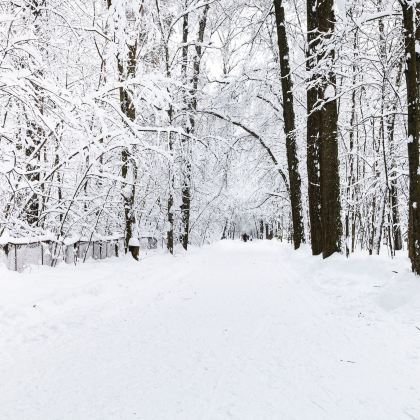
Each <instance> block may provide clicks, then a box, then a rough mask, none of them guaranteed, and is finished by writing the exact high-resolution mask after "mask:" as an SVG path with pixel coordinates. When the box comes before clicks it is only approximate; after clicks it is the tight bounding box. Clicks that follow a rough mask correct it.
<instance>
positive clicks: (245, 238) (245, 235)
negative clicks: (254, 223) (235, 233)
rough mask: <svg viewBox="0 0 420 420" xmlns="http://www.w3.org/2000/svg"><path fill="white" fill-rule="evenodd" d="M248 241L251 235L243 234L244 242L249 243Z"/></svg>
mask: <svg viewBox="0 0 420 420" xmlns="http://www.w3.org/2000/svg"><path fill="white" fill-rule="evenodd" d="M248 239H249V235H247V234H246V233H243V234H242V240H243V241H244V242H247V241H248Z"/></svg>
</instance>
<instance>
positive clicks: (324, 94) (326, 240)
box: [317, 0, 342, 258]
mask: <svg viewBox="0 0 420 420" xmlns="http://www.w3.org/2000/svg"><path fill="white" fill-rule="evenodd" d="M317 9H318V29H319V32H320V37H321V40H322V42H323V46H324V53H323V56H322V57H321V60H322V63H323V64H324V63H325V64H326V66H328V67H331V66H332V64H333V62H334V58H335V52H334V49H333V48H331V47H327V48H326V49H325V45H326V43H328V42H329V41H330V39H331V36H332V34H333V33H334V30H335V16H334V0H318V4H317ZM335 92H336V77H335V73H334V70H333V69H331V68H329V69H328V73H327V74H325V73H324V74H323V76H322V78H321V84H320V86H319V99H320V101H321V102H322V106H321V109H320V111H319V124H320V126H319V128H320V129H319V133H320V164H321V165H320V169H321V171H320V172H321V218H322V255H323V257H324V258H327V257H329V256H330V255H332V254H333V253H334V252H340V251H341V235H342V225H341V202H340V176H339V161H338V138H337V137H338V136H337V123H338V111H337V100H336V99H335V98H334V97H335Z"/></svg>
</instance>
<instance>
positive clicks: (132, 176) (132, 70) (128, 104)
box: [106, 0, 140, 259]
mask: <svg viewBox="0 0 420 420" xmlns="http://www.w3.org/2000/svg"><path fill="white" fill-rule="evenodd" d="M106 2H107V6H108V9H110V8H111V7H112V0H106ZM127 48H128V55H127V57H121V55H120V53H118V54H117V67H118V78H119V81H120V82H124V81H126V80H128V79H132V78H134V77H135V76H136V65H137V57H136V56H137V41H136V42H135V43H133V44H130V45H127ZM119 95H120V108H121V112H122V113H123V114H124V115H125V116H126V117H127V118H128V119H129V120H130V121H134V120H135V119H136V109H135V106H134V103H133V100H132V96H131V92H130V91H129V90H128V88H125V87H120V88H119ZM121 176H122V178H123V179H124V181H125V183H126V184H125V185H124V192H123V194H122V196H123V207H124V219H125V235H124V245H125V250H126V252H127V250H129V251H130V252H131V255H132V256H133V258H135V259H138V256H139V248H140V247H139V243H138V240H139V238H138V232H137V226H136V214H135V209H134V206H135V194H136V188H135V186H136V181H137V167H136V162H135V160H134V158H133V156H132V154H131V152H130V150H129V149H128V147H124V148H123V150H122V152H121Z"/></svg>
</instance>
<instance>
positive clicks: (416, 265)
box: [400, 0, 420, 274]
mask: <svg viewBox="0 0 420 420" xmlns="http://www.w3.org/2000/svg"><path fill="white" fill-rule="evenodd" d="M400 3H401V7H402V11H403V26H404V44H405V53H406V54H405V56H406V67H405V78H406V84H407V103H408V120H407V131H408V164H409V180H410V190H409V201H408V205H409V209H408V214H409V221H408V222H409V224H408V255H409V257H410V260H411V267H412V270H413V271H414V272H415V273H416V274H420V175H419V173H418V169H419V131H420V104H419V79H420V56H419V54H417V52H416V41H417V42H419V41H420V33H419V29H416V28H418V25H419V23H420V19H419V18H420V6H418V5H417V6H414V5H413V4H412V2H409V1H408V0H401V1H400ZM414 7H416V8H414Z"/></svg>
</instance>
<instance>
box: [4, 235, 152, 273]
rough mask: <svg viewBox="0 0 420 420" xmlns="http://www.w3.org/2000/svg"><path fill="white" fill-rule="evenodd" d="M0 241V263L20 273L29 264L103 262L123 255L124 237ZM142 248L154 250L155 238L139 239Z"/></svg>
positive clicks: (10, 238)
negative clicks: (89, 260)
mask: <svg viewBox="0 0 420 420" xmlns="http://www.w3.org/2000/svg"><path fill="white" fill-rule="evenodd" d="M0 239H2V240H1V241H0V263H4V264H5V265H6V266H7V268H8V269H9V270H13V271H19V272H21V271H23V270H24V269H25V267H27V266H28V265H31V264H35V265H48V266H51V267H54V266H55V265H56V264H57V263H59V262H61V261H64V262H66V263H67V264H77V263H78V262H84V261H85V260H87V259H89V258H93V259H105V258H109V257H118V256H120V255H123V254H125V249H124V238H122V237H119V236H103V237H99V238H95V239H94V240H89V239H88V238H78V239H74V238H73V239H72V238H69V239H66V240H65V241H63V242H59V241H56V240H54V239H52V237H51V236H48V235H46V236H38V237H32V238H12V237H7V241H6V240H5V238H0ZM140 243H141V247H142V248H143V247H145V248H148V249H152V248H156V247H157V239H156V238H152V237H145V238H141V240H140Z"/></svg>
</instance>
